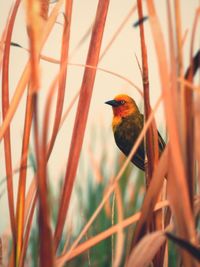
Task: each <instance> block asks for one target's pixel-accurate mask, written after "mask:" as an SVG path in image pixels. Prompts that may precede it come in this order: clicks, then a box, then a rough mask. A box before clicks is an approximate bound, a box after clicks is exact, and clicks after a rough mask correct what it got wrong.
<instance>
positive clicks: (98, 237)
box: [56, 201, 168, 267]
mask: <svg viewBox="0 0 200 267" xmlns="http://www.w3.org/2000/svg"><path fill="white" fill-rule="evenodd" d="M166 206H168V201H162V202H159V203H157V204H156V206H155V209H154V211H158V210H159V209H162V208H164V207H166ZM140 216H141V212H138V213H136V214H134V215H133V216H131V217H129V218H127V219H124V220H123V221H122V222H121V223H120V225H119V224H116V225H114V226H112V227H110V228H109V229H107V230H105V231H104V232H102V233H100V234H98V235H96V236H95V237H92V238H91V239H89V240H87V241H86V242H84V243H82V244H80V245H79V246H78V247H77V248H76V249H74V250H73V252H72V253H71V254H70V255H69V254H68V253H66V254H64V255H62V256H60V257H59V258H58V259H57V261H56V267H61V266H63V265H64V264H65V262H66V261H68V260H71V259H72V258H74V257H76V256H77V255H79V254H81V253H83V252H84V251H86V250H88V249H89V248H91V247H93V246H95V245H96V244H98V243H99V242H101V241H103V240H104V239H106V238H108V237H109V236H111V235H113V234H115V233H117V231H118V229H119V227H121V228H126V227H128V226H129V225H131V224H133V223H135V222H137V221H138V220H139V219H140Z"/></svg>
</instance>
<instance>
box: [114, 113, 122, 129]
mask: <svg viewBox="0 0 200 267" xmlns="http://www.w3.org/2000/svg"><path fill="white" fill-rule="evenodd" d="M121 122H122V118H121V116H114V117H113V121H112V127H113V131H115V130H116V127H117V126H118V125H119V124H120V123H121Z"/></svg>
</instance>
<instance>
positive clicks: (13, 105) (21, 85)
mask: <svg viewBox="0 0 200 267" xmlns="http://www.w3.org/2000/svg"><path fill="white" fill-rule="evenodd" d="M62 3H63V0H59V1H58V2H57V3H56V4H55V6H54V8H53V10H52V12H51V14H50V16H49V18H48V20H47V22H46V24H45V27H44V31H43V38H42V41H41V44H40V47H39V48H40V49H38V50H39V51H40V50H41V49H42V47H43V45H44V44H45V41H46V39H47V37H48V36H49V34H50V32H51V30H52V28H53V26H54V23H55V21H56V18H57V15H58V13H59V10H60V7H61V5H62ZM29 78H30V61H29V62H28V63H27V64H26V67H25V69H24V71H23V73H22V76H21V78H20V80H19V82H18V85H17V88H16V90H15V93H14V95H13V97H12V100H11V102H10V106H9V109H8V111H7V113H6V116H5V119H4V121H3V124H2V125H1V127H0V140H1V139H2V137H3V136H4V134H5V131H6V129H7V127H8V126H9V124H10V122H11V120H12V118H13V116H14V114H15V111H16V109H17V107H18V105H19V102H20V100H21V97H22V95H23V93H24V90H25V87H26V85H27V82H28V81H29Z"/></svg>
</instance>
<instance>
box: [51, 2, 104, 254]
mask: <svg viewBox="0 0 200 267" xmlns="http://www.w3.org/2000/svg"><path fill="white" fill-rule="evenodd" d="M108 6H109V0H104V1H99V4H98V7H97V13H96V20H95V24H94V27H93V32H92V37H91V42H90V47H89V50H88V56H87V63H86V64H89V65H93V66H97V64H98V59H99V53H100V48H101V41H102V37H103V31H104V25H105V21H106V16H107V11H108ZM95 76H96V70H90V69H88V68H86V69H85V72H84V76H83V81H82V86H81V92H80V98H79V103H78V108H77V113H76V118H75V124H74V130H73V135H72V141H71V147H70V152H69V160H68V164H67V169H66V174H65V181H64V187H63V192H62V196H61V202H60V207H59V212H58V220H57V224H56V230H55V235H54V242H55V248H56V249H57V248H58V245H59V242H60V238H61V234H62V231H63V227H64V223H65V218H66V215H67V211H68V207H69V201H70V197H71V192H72V188H73V184H74V179H75V175H76V170H77V166H78V160H79V156H80V151H81V147H82V143H83V137H84V132H85V127H86V122H87V117H88V111H89V106H90V100H91V96H92V89H93V86H94V81H95ZM77 136H78V137H79V138H77Z"/></svg>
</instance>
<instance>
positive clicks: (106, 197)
mask: <svg viewBox="0 0 200 267" xmlns="http://www.w3.org/2000/svg"><path fill="white" fill-rule="evenodd" d="M161 99H162V97H161V96H160V98H159V99H158V100H157V103H156V104H155V107H154V109H153V110H152V113H151V115H150V116H149V118H148V120H147V122H146V123H145V124H144V128H143V129H142V131H141V133H140V135H139V137H138V139H137V140H136V142H135V144H134V146H133V148H132V150H131V152H130V154H129V156H128V157H127V159H126V161H125V162H124V164H123V166H122V167H121V169H120V170H119V172H118V174H117V175H116V177H115V178H114V182H113V183H112V184H111V185H110V187H109V188H108V190H107V192H106V194H105V195H104V198H103V199H102V201H101V203H99V206H98V207H97V208H96V211H95V212H94V213H93V215H92V217H91V218H90V219H89V220H88V222H87V224H86V225H85V227H84V228H83V230H82V231H81V233H80V234H79V236H78V238H77V239H76V240H75V241H74V243H73V244H72V246H71V248H70V250H69V251H68V253H67V255H66V257H70V255H71V253H73V250H74V248H75V247H76V246H77V244H78V243H79V242H80V240H81V239H82V238H83V236H84V235H85V234H86V232H87V231H88V229H89V228H90V226H91V224H92V223H93V222H94V220H95V219H96V217H97V216H98V214H99V213H100V211H101V209H102V208H103V207H104V205H105V203H106V201H107V200H108V199H109V197H110V196H111V194H112V193H113V192H114V190H115V187H116V185H117V183H118V181H119V180H120V178H121V177H122V174H123V172H124V171H125V169H126V167H127V165H128V164H129V162H130V160H131V159H132V157H133V155H134V153H135V152H136V150H137V149H138V147H139V145H140V143H141V141H142V140H143V138H144V135H145V133H146V131H147V129H148V127H149V125H150V124H151V122H152V119H153V117H154V114H155V111H156V110H157V108H158V106H159V104H160V102H161Z"/></svg>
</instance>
